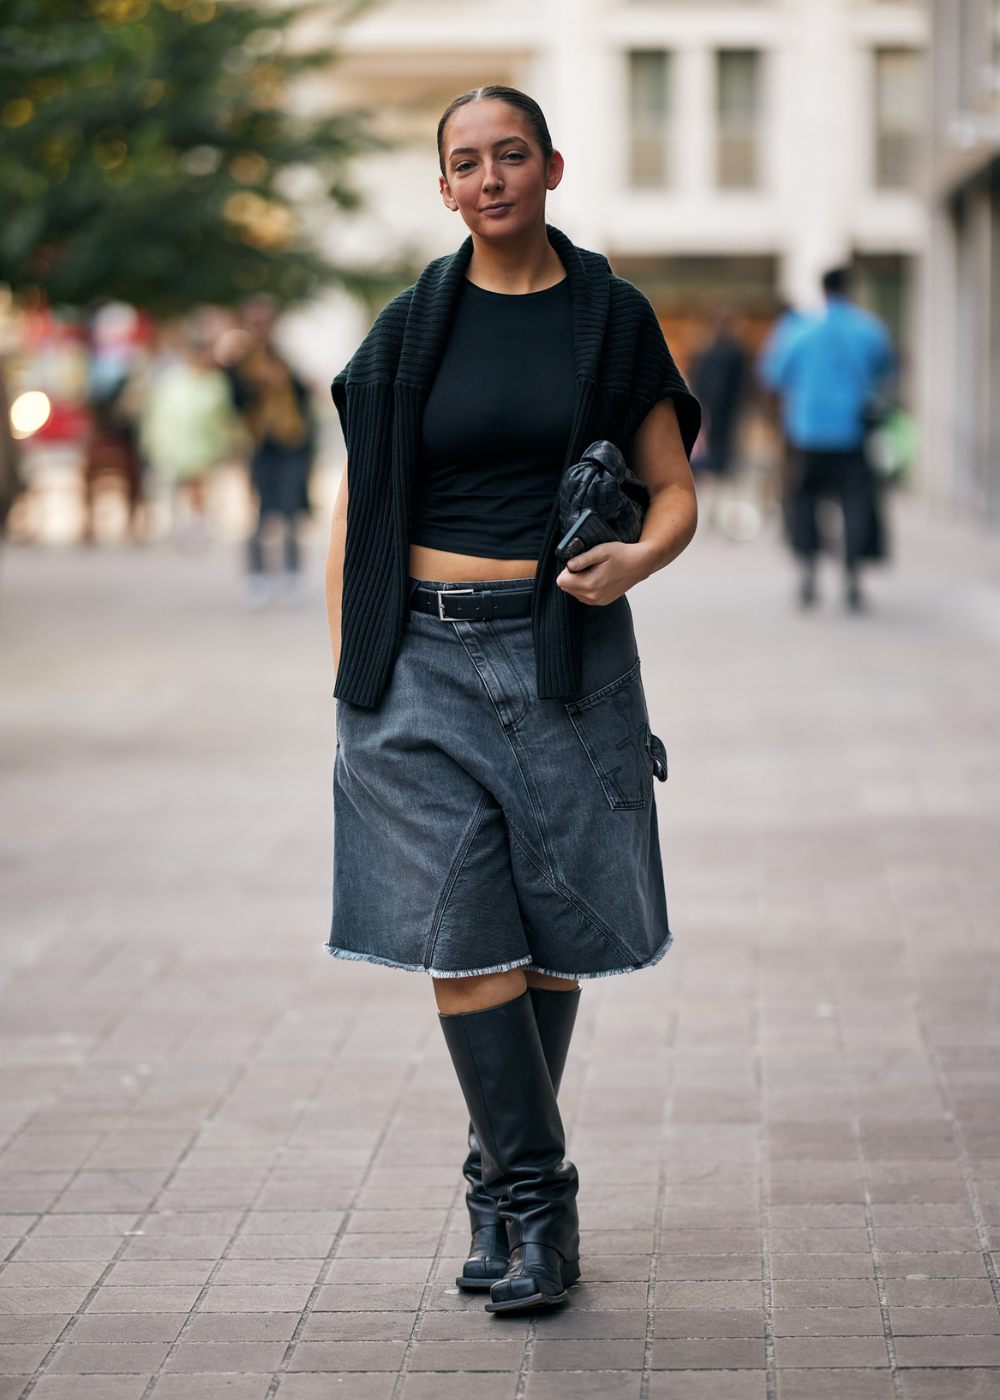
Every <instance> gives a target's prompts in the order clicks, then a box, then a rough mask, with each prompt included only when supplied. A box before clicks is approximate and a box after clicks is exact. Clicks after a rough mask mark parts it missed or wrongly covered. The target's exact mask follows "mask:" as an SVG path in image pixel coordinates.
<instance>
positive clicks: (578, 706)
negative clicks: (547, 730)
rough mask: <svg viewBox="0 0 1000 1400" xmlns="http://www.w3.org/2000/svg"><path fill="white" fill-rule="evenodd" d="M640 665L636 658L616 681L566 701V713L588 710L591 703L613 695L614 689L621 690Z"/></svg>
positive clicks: (636, 673)
mask: <svg viewBox="0 0 1000 1400" xmlns="http://www.w3.org/2000/svg"><path fill="white" fill-rule="evenodd" d="M640 665H641V662H640V661H639V660H638V659H637V660H636V663H635V665H634V666H633V667H632V669H631V670H630V671H626V672H625V674H624V675H623V676H619V677H618V679H617V680H616V681H612V682H611V683H610V685H606V686H605V687H604V689H603V690H595V691H594V693H593V695H585V696H584V698H583V699H582V700H569V701H567V703H566V711H567V713H568V714H570V715H575V714H579V713H580V711H581V710H589V709H590V707H591V705H596V704H597V702H598V701H599V700H604V699H606V698H607V697H608V696H609V695H613V694H614V692H615V691H616V690H621V688H622V686H626V685H628V684H629V682H630V681H633V680H635V678H636V676H637V675H638V674H639V667H640Z"/></svg>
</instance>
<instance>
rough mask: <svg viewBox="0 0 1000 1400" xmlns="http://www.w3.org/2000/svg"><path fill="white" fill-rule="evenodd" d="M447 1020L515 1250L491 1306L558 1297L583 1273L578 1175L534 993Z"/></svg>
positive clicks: (492, 1189) (491, 1188)
mask: <svg viewBox="0 0 1000 1400" xmlns="http://www.w3.org/2000/svg"><path fill="white" fill-rule="evenodd" d="M441 1026H442V1029H443V1031H444V1036H445V1041H446V1042H447V1045H448V1049H449V1051H450V1053H451V1058H452V1063H453V1064H454V1066H455V1071H456V1073H457V1075H458V1080H459V1083H460V1085H461V1087H462V1092H463V1094H464V1095H465V1101H466V1104H467V1105H468V1108H469V1116H470V1117H471V1119H472V1123H473V1127H474V1129H475V1134H476V1137H477V1139H478V1141H479V1145H480V1151H481V1154H482V1164H483V1184H484V1186H485V1188H486V1190H487V1191H488V1192H489V1194H490V1195H491V1196H492V1197H493V1198H494V1199H495V1200H496V1201H497V1204H498V1206H499V1211H500V1216H501V1219H502V1220H503V1221H504V1222H505V1224H506V1226H507V1238H508V1241H509V1244H510V1250H511V1254H510V1264H509V1266H508V1269H507V1272H506V1274H505V1276H504V1278H502V1279H500V1280H498V1281H497V1282H496V1283H494V1284H493V1286H492V1288H491V1290H490V1299H491V1301H490V1303H489V1304H488V1305H487V1310H488V1311H490V1312H510V1311H519V1310H521V1309H523V1308H534V1307H542V1306H551V1305H553V1304H556V1303H561V1302H562V1301H563V1300H564V1299H565V1297H566V1288H567V1287H568V1286H569V1285H570V1284H571V1283H575V1282H576V1280H577V1279H578V1278H579V1276H580V1268H579V1252H580V1244H579V1226H578V1220H577V1211H576V1193H577V1186H578V1181H577V1174H576V1168H575V1167H574V1166H573V1164H572V1163H571V1162H567V1161H566V1160H565V1156H564V1153H565V1147H566V1144H565V1136H564V1133H563V1126H562V1120H561V1119H560V1117H559V1108H558V1105H557V1103H556V1096H555V1092H554V1090H553V1088H552V1079H551V1077H550V1074H549V1070H548V1066H547V1065H546V1063H545V1055H544V1052H543V1050H542V1042H541V1037H540V1036H539V1033H538V1025H537V1023H536V1021H535V1016H534V1010H533V1007H532V1002H531V997H530V996H529V995H528V993H527V992H525V993H524V994H523V996H520V997H517V998H516V999H515V1000H514V1001H509V1002H505V1003H504V1004H503V1005H502V1006H494V1007H491V1008H489V1010H486V1011H473V1012H469V1013H466V1014H465V1015H460V1016H442V1017H441Z"/></svg>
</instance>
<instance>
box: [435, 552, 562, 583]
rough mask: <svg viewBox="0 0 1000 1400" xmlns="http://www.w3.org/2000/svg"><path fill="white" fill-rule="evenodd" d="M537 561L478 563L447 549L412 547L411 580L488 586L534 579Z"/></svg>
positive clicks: (493, 560)
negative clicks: (503, 580) (501, 581)
mask: <svg viewBox="0 0 1000 1400" xmlns="http://www.w3.org/2000/svg"><path fill="white" fill-rule="evenodd" d="M537 568H538V560H537V559H478V558H476V557H475V556H474V555H471V554H451V553H450V552H449V551H448V550H446V549H428V548H427V547H426V545H422V544H411V545H410V577H411V578H426V579H433V580H434V581H435V582H436V583H487V582H490V581H491V580H493V579H500V578H534V577H535V571H536V569H537Z"/></svg>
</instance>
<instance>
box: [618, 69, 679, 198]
mask: <svg viewBox="0 0 1000 1400" xmlns="http://www.w3.org/2000/svg"><path fill="white" fill-rule="evenodd" d="M628 59H629V178H630V180H631V183H632V184H633V185H637V186H639V187H640V188H643V187H645V188H649V187H656V186H662V185H667V184H669V183H670V130H669V128H670V55H669V53H667V52H666V51H665V50H663V49H640V50H637V51H636V52H634V53H630V54H629V56H628Z"/></svg>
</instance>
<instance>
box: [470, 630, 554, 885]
mask: <svg viewBox="0 0 1000 1400" xmlns="http://www.w3.org/2000/svg"><path fill="white" fill-rule="evenodd" d="M455 631H456V632H457V633H458V637H459V640H460V641H461V643H462V646H463V647H464V648H465V654H466V655H467V656H468V658H469V660H470V661H471V663H472V668H473V670H474V671H475V673H476V676H477V678H478V680H479V684H480V685H481V686H482V687H483V690H484V691H485V692H486V698H487V699H488V700H489V702H490V704H491V705H492V706H493V710H494V713H495V714H496V717H497V720H498V721H499V724H500V730H501V733H502V734H503V736H504V738H505V739H506V740H507V743H508V744H509V745H510V751H511V753H512V754H513V757H514V763H515V764H516V765H517V771H518V775H519V776H520V779H521V784H522V786H523V788H524V792H525V796H526V797H527V799H528V806H529V807H530V808H531V814H532V816H533V817H534V818H535V826H536V827H537V828H538V840H539V843H540V844H541V847H542V850H543V851H544V853H545V859H546V860H547V861H550V862H551V860H552V853H551V851H550V850H549V843H548V841H547V840H546V839H545V823H544V822H543V821H542V804H541V803H540V802H539V801H538V794H537V792H536V791H535V787H534V785H533V783H532V782H531V781H530V780H529V778H528V774H527V772H526V771H525V769H524V766H523V764H522V763H521V758H520V755H519V754H518V752H517V745H516V744H515V743H514V737H515V735H516V732H517V730H516V725H515V724H513V723H512V724H510V725H507V724H504V721H503V715H501V713H500V710H499V707H498V706H497V703H496V701H495V700H494V699H493V696H492V694H491V693H490V688H489V686H488V685H487V684H486V681H485V680H484V679H483V673H482V671H481V670H480V667H479V664H478V662H477V661H476V658H475V655H474V654H473V652H472V650H471V649H470V648H469V645H468V642H467V641H466V638H465V636H464V635H463V629H461V628H459V627H456V628H455ZM513 669H514V674H515V675H516V674H517V668H516V667H514V668H513ZM530 708H531V705H530V701H529V702H528V703H527V704H526V706H525V710H524V713H523V714H522V715H521V717H520V719H519V720H518V721H517V724H521V723H523V721H524V719H525V718H526V717H527V714H528V711H529V710H530ZM503 810H504V816H505V817H507V809H506V807H505V808H504V809H503Z"/></svg>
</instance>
